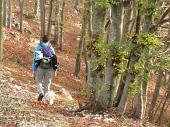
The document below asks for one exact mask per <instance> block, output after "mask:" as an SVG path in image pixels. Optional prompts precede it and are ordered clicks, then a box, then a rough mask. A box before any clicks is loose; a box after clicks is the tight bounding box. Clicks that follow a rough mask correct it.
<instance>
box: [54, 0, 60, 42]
mask: <svg viewBox="0 0 170 127" xmlns="http://www.w3.org/2000/svg"><path fill="white" fill-rule="evenodd" d="M55 5H56V9H55V32H54V41H55V42H56V43H57V44H59V40H60V39H59V37H60V36H59V32H60V23H59V21H60V2H59V1H58V0H57V1H56V4H55Z"/></svg>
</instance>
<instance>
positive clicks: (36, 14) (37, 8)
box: [34, 0, 40, 16]
mask: <svg viewBox="0 0 170 127" xmlns="http://www.w3.org/2000/svg"><path fill="white" fill-rule="evenodd" d="M39 2H40V0H35V3H34V14H35V16H39V11H40V6H39V5H40V3H39Z"/></svg>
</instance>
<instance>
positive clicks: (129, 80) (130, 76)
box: [117, 10, 144, 115]
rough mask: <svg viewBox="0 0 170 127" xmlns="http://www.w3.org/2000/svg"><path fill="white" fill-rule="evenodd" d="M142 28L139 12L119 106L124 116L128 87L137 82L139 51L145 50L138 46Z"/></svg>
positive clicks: (118, 108) (119, 110)
mask: <svg viewBox="0 0 170 127" xmlns="http://www.w3.org/2000/svg"><path fill="white" fill-rule="evenodd" d="M140 26H141V16H140V10H138V15H137V21H136V31H135V36H134V37H133V39H132V41H133V44H134V46H133V48H132V50H131V53H130V55H129V59H128V64H127V69H128V70H127V74H126V75H125V78H123V79H125V82H123V83H124V85H122V86H124V88H123V93H122V95H121V99H120V102H119V104H118V107H117V110H118V112H119V113H121V114H122V115H123V114H124V112H125V109H126V105H127V99H128V87H129V85H131V84H133V83H134V81H135V77H136V75H135V72H134V71H135V67H134V66H135V64H136V63H137V62H138V61H139V58H140V52H138V53H137V51H136V50H137V49H139V48H144V47H141V45H139V44H136V37H137V35H138V34H139V31H140Z"/></svg>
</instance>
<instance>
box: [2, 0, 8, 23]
mask: <svg viewBox="0 0 170 127" xmlns="http://www.w3.org/2000/svg"><path fill="white" fill-rule="evenodd" d="M6 2H7V1H6V0H3V25H4V26H6V8H7V6H6V5H7V3H6Z"/></svg>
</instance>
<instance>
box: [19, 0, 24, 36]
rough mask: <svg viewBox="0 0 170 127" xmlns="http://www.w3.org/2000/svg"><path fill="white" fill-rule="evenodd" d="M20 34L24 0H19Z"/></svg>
mask: <svg viewBox="0 0 170 127" xmlns="http://www.w3.org/2000/svg"><path fill="white" fill-rule="evenodd" d="M19 2H20V32H21V33H22V32H23V10H24V0H20V1H19Z"/></svg>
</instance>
